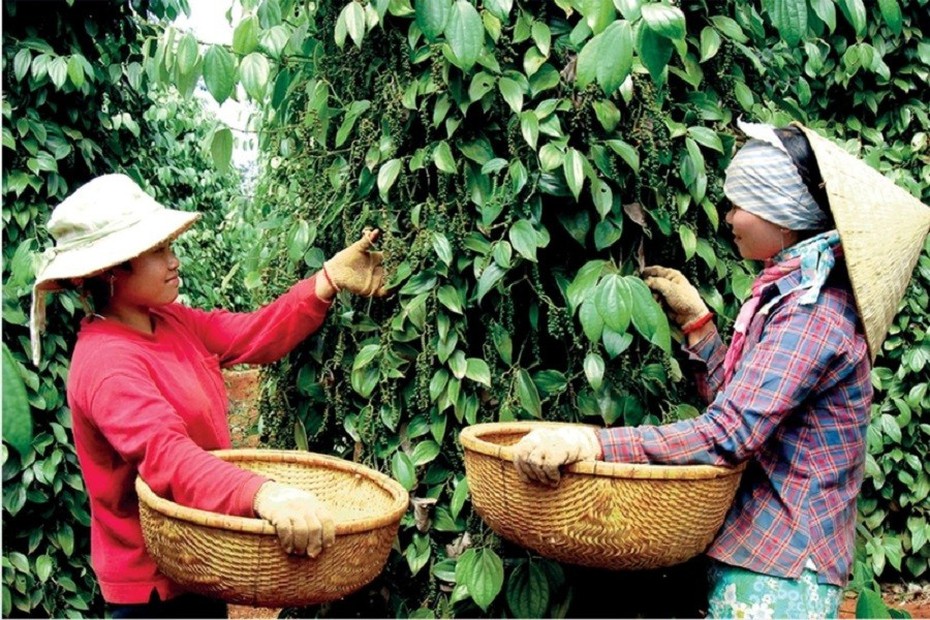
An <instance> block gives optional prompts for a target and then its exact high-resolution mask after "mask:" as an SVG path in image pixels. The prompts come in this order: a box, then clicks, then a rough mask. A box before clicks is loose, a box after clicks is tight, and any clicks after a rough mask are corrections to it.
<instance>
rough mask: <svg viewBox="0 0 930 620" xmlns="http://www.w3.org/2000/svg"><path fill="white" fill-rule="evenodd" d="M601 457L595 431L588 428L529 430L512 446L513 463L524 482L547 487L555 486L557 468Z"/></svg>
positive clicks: (557, 478) (557, 474)
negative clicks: (546, 485) (539, 483)
mask: <svg viewBox="0 0 930 620" xmlns="http://www.w3.org/2000/svg"><path fill="white" fill-rule="evenodd" d="M600 456H601V442H600V440H598V438H597V432H596V431H595V430H594V429H593V428H591V427H589V426H580V425H579V426H562V427H557V428H538V429H536V430H532V431H530V432H529V433H527V434H526V435H524V436H523V438H522V439H521V440H520V441H519V442H517V443H516V445H514V448H513V464H514V466H515V467H516V468H517V475H518V476H520V478H521V479H522V480H525V481H535V482H541V483H543V484H548V485H550V486H555V485H557V484H558V483H559V480H560V476H561V474H560V472H559V467H561V466H562V465H570V464H572V463H577V462H578V461H596V460H597V459H598V458H600Z"/></svg>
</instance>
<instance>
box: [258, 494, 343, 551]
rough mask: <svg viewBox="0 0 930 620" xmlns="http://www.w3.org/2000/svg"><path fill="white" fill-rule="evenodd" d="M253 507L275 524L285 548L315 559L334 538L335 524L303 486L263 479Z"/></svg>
mask: <svg viewBox="0 0 930 620" xmlns="http://www.w3.org/2000/svg"><path fill="white" fill-rule="evenodd" d="M252 506H253V508H254V510H255V514H257V515H258V516H259V517H261V518H262V519H267V520H268V521H270V522H271V524H272V525H273V526H274V528H275V530H276V531H277V534H278V540H279V541H280V543H281V546H282V547H284V550H285V551H287V552H288V553H294V554H297V555H304V554H306V555H308V556H310V557H311V558H315V557H316V556H318V555H319V554H320V552H321V551H322V550H323V549H325V548H327V547H329V546H331V545H332V544H333V542H334V541H335V539H336V523H335V521H334V520H333V517H332V514H330V512H329V510H328V509H327V508H326V507H325V506H324V505H323V504H322V503H320V501H319V500H318V499H317V497H316V495H314V494H313V493H311V492H309V491H304V490H303V489H298V488H296V487H291V486H287V485H284V484H279V483H277V482H271V481H269V482H266V483H265V484H263V485H262V486H261V487H260V488H259V489H258V493H256V494H255V500H254V501H253V503H252Z"/></svg>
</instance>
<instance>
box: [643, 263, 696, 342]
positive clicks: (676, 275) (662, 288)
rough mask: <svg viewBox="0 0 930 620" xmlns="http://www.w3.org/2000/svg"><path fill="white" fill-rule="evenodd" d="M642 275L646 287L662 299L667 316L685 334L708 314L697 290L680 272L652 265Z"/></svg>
mask: <svg viewBox="0 0 930 620" xmlns="http://www.w3.org/2000/svg"><path fill="white" fill-rule="evenodd" d="M643 275H644V276H646V278H645V279H644V280H643V281H644V282H645V283H646V286H648V287H649V288H650V289H652V290H653V291H654V292H656V293H658V294H659V295H660V296H661V297H662V299H663V300H664V301H665V305H666V307H667V308H668V310H669V316H670V317H671V318H672V320H673V321H675V322H676V323H678V325H679V327H681V328H682V330H684V331H686V332H687V331H688V328H689V326H691V325H693V324H695V322H696V321H699V320H700V319H703V318H704V317H705V316H707V315H709V314H710V310H708V309H707V306H706V305H705V304H704V301H703V300H702V299H701V295H700V293H698V290H697V289H696V288H694V286H693V285H692V284H691V283H690V282H688V279H687V278H685V276H684V275H682V273H681V272H680V271H678V270H676V269H669V268H668V267H660V266H658V265H652V266H649V267H646V268H645V269H643ZM705 322H706V321H705Z"/></svg>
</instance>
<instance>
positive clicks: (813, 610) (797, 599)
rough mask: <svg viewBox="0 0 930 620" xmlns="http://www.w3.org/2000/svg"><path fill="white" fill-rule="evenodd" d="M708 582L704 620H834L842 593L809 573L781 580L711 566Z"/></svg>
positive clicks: (808, 570)
mask: <svg viewBox="0 0 930 620" xmlns="http://www.w3.org/2000/svg"><path fill="white" fill-rule="evenodd" d="M709 578H710V594H709V596H708V610H707V617H708V618H753V619H760V620H761V619H765V620H770V619H774V618H810V619H813V618H836V617H837V614H838V613H839V607H840V597H841V596H842V593H843V592H842V588H840V587H839V586H834V585H830V584H822V583H817V573H816V572H814V571H812V570H810V569H806V570H805V571H804V572H803V573H801V576H800V577H798V578H797V579H785V578H783V577H773V576H771V575H762V574H760V573H754V572H752V571H750V570H746V569H745V568H739V567H737V566H730V565H728V564H723V563H720V562H713V563H712V564H711V567H710V569H709Z"/></svg>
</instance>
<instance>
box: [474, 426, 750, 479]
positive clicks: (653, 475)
mask: <svg viewBox="0 0 930 620" xmlns="http://www.w3.org/2000/svg"><path fill="white" fill-rule="evenodd" d="M558 426H588V427H590V428H595V429H597V428H600V427H598V426H595V425H593V424H573V423H571V422H547V421H541V420H540V421H530V420H525V421H519V422H483V423H480V424H471V425H469V426H466V427H465V428H463V429H462V430H461V431H460V432H459V441H460V442H461V444H462V447H463V448H464V449H465V451H466V452H469V451H471V452H475V453H478V454H483V455H486V456H491V457H494V458H498V459H501V460H502V461H508V462H513V448H512V447H511V446H502V445H500V444H496V443H492V442H490V441H487V440H486V439H484V436H485V435H487V434H490V433H501V432H504V433H507V432H511V433H516V432H529V431H530V430H532V429H534V428H540V427H549V428H553V427H558ZM745 468H746V463H745V462H743V463H740V464H738V465H735V466H733V467H726V466H722V465H700V464H695V465H658V464H651V463H617V462H607V461H579V462H577V463H573V464H572V465H567V466H566V467H565V468H564V470H563V471H564V472H566V473H572V474H580V475H584V476H600V477H605V478H625V479H634V480H710V479H714V478H726V477H729V476H738V475H740V474H742V472H743V470H744V469H745Z"/></svg>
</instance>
